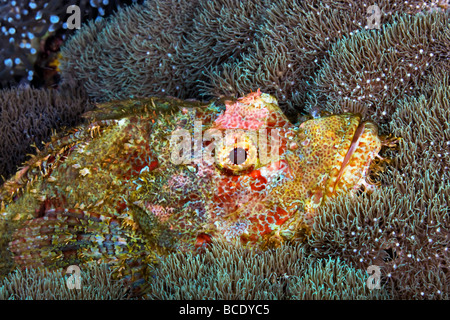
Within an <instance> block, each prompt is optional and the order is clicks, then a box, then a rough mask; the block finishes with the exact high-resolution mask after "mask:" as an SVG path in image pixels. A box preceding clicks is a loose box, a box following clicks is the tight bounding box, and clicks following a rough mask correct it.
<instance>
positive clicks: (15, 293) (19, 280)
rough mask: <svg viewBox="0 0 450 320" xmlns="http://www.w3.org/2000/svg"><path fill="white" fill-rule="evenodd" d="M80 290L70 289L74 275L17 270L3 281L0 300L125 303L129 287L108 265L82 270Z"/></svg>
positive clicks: (37, 270)
mask: <svg viewBox="0 0 450 320" xmlns="http://www.w3.org/2000/svg"><path fill="white" fill-rule="evenodd" d="M80 270H81V273H80V285H81V286H80V289H77V288H76V287H75V288H74V289H69V287H68V285H67V281H68V280H69V281H71V280H70V279H69V276H70V274H64V273H63V272H60V271H48V270H44V269H25V270H23V271H21V270H15V271H14V272H11V273H10V274H8V275H7V276H6V277H5V278H3V279H2V280H0V300H124V299H128V298H129V288H127V286H126V285H125V283H124V281H123V280H115V279H113V277H112V271H111V269H110V268H109V267H108V266H107V265H106V264H99V265H90V266H84V267H81V268H80Z"/></svg>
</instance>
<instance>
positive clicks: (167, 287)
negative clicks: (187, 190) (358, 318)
mask: <svg viewBox="0 0 450 320" xmlns="http://www.w3.org/2000/svg"><path fill="white" fill-rule="evenodd" d="M367 278H368V275H367V274H366V273H365V272H363V271H360V270H356V269H354V268H352V267H350V266H349V265H347V264H345V263H343V262H342V261H339V260H335V261H334V260H330V259H314V258H311V257H310V256H309V255H308V253H307V251H305V249H304V248H303V247H302V246H283V247H281V248H277V249H274V250H270V251H255V250H250V249H245V248H242V246H239V245H237V244H236V243H227V242H225V241H224V240H223V239H216V240H214V241H213V244H212V247H211V248H209V249H207V250H206V252H204V253H203V254H202V255H195V254H192V253H189V254H180V253H177V254H171V255H169V256H167V257H164V258H163V259H162V260H161V262H160V264H159V265H158V266H157V268H156V269H155V275H154V280H153V281H152V283H151V291H150V293H149V295H148V298H150V299H164V300H170V299H176V300H184V299H187V300H200V299H202V300H205V299H206V300H212V299H221V300H222V299H223V300H235V299H237V300H274V299H276V300H280V299H295V300H296V299H302V300H310V299H327V300H328V299H330V300H333V299H389V295H388V293H387V292H386V291H385V290H372V291H371V290H369V289H368V288H367V286H366V282H367Z"/></svg>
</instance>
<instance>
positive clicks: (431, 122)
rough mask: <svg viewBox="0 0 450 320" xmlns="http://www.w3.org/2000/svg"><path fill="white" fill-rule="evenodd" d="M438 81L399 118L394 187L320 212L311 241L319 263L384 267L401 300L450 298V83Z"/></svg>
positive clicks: (388, 178) (400, 110)
mask: <svg viewBox="0 0 450 320" xmlns="http://www.w3.org/2000/svg"><path fill="white" fill-rule="evenodd" d="M447 70H448V69H447ZM435 75H437V76H438V75H439V77H437V78H434V77H431V80H430V82H429V86H428V89H429V91H428V96H425V95H419V96H417V97H407V98H404V99H403V100H401V101H400V102H399V103H398V104H397V105H396V110H395V112H394V113H392V120H391V121H390V123H389V127H390V131H391V132H392V133H393V134H394V135H396V136H401V137H402V140H401V144H400V150H399V152H398V154H397V155H396V156H395V157H394V158H393V160H392V163H391V164H390V166H389V170H388V171H389V172H387V173H386V174H384V175H383V180H384V182H383V184H385V185H387V186H388V187H385V188H382V189H380V190H379V191H376V192H375V193H374V194H372V195H371V196H365V197H362V198H349V197H341V198H339V199H338V200H337V201H335V202H330V203H329V204H328V205H327V206H325V207H323V208H320V209H319V211H320V213H318V215H317V216H316V219H315V226H314V231H313V233H312V236H311V238H310V239H308V245H309V246H310V248H311V249H310V250H311V251H312V252H313V255H314V256H318V257H330V256H331V257H333V256H334V257H341V258H342V259H344V260H345V261H347V262H350V263H352V265H354V266H357V267H360V268H367V267H368V266H369V265H372V264H377V265H379V266H381V267H382V274H383V276H384V277H385V281H386V282H385V285H386V286H390V287H391V289H390V291H391V292H392V295H393V297H394V298H395V299H449V292H450V282H449V276H450V275H449V261H450V260H449V259H450V256H449V251H448V245H449V237H450V231H449V230H450V210H449V209H448V208H449V207H448V206H449V203H448V199H450V187H449V184H448V181H449V179H450V174H449V166H450V163H449V157H448V154H449V152H450V112H449V110H450V109H449V101H450V86H449V80H450V79H449V75H448V71H445V70H444V71H442V70H441V72H436V73H435ZM432 85H434V86H432Z"/></svg>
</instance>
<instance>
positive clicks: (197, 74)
mask: <svg viewBox="0 0 450 320" xmlns="http://www.w3.org/2000/svg"><path fill="white" fill-rule="evenodd" d="M378 5H379V7H380V10H381V14H382V16H381V23H382V24H387V23H390V22H392V21H394V20H395V19H396V18H397V16H396V13H407V14H414V13H417V12H425V11H429V10H431V9H433V8H438V3H436V2H435V1H428V2H423V1H409V2H408V3H403V2H401V3H397V2H393V1H387V0H386V1H380V3H378ZM362 8H363V10H361V9H362ZM365 10H366V5H365V4H361V2H360V1H312V2H300V1H285V0H281V1H275V2H270V3H269V2H264V1H254V0H246V1H234V0H220V1H207V0H200V1H197V0H195V1H179V0H165V1H147V2H146V3H145V4H143V5H142V6H140V5H137V6H133V7H129V8H128V10H124V11H122V12H119V13H118V14H117V15H116V16H115V17H113V18H112V19H111V20H109V21H101V22H97V23H96V26H94V25H93V24H91V25H90V26H89V27H86V28H84V29H82V30H80V31H79V32H78V33H77V34H76V35H75V36H74V37H72V38H71V39H70V40H69V41H68V43H67V45H66V49H63V56H64V57H65V58H66V60H65V61H63V62H62V65H61V70H62V75H63V78H65V79H66V81H67V82H69V83H71V81H72V80H73V79H81V80H83V83H84V85H85V87H86V89H87V92H88V94H89V96H90V97H91V98H93V99H95V100H99V101H107V100H111V99H128V98H133V97H136V96H154V95H166V94H167V95H170V96H175V97H179V98H184V99H186V98H197V99H199V98H210V97H211V96H223V95H225V96H228V95H233V96H235V97H238V96H242V95H244V94H246V93H248V92H250V91H252V90H255V88H258V87H259V88H261V90H262V91H263V92H267V93H270V94H272V95H274V96H275V97H276V98H277V99H279V101H280V102H281V107H282V109H283V111H285V112H286V111H289V114H288V116H293V117H295V115H296V113H298V112H301V111H303V108H304V104H305V97H306V93H307V92H308V91H309V90H310V89H311V83H312V77H313V75H314V73H315V72H316V71H317V70H318V68H319V67H320V66H321V64H322V60H323V59H324V58H325V57H326V56H327V54H328V50H329V49H330V48H331V45H332V44H333V43H334V42H335V41H336V40H339V39H343V38H344V37H348V36H352V35H353V34H358V33H359V32H361V31H364V29H365V28H364V27H365V26H366V23H367V17H366V16H365ZM142 26H146V28H143V27H142ZM99 48H102V50H100V49H99ZM108 48H114V50H113V49H108ZM92 71H94V72H92ZM118 84H120V85H118Z"/></svg>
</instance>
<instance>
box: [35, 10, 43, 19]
mask: <svg viewBox="0 0 450 320" xmlns="http://www.w3.org/2000/svg"><path fill="white" fill-rule="evenodd" d="M41 18H42V11H38V12H37V13H36V18H35V19H36V20H40V19H41Z"/></svg>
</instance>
